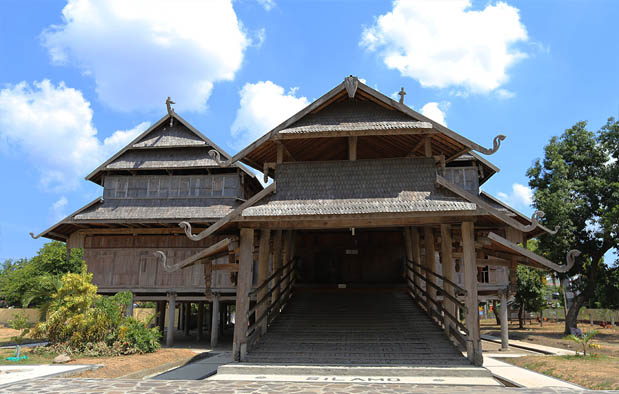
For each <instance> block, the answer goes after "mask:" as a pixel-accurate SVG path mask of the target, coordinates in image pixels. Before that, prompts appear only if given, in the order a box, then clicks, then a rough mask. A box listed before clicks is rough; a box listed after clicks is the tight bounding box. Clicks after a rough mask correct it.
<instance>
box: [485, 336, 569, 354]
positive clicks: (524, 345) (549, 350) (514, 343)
mask: <svg viewBox="0 0 619 394" xmlns="http://www.w3.org/2000/svg"><path fill="white" fill-rule="evenodd" d="M481 339H483V340H486V341H491V342H495V343H501V338H498V337H495V336H492V335H485V334H482V335H481ZM509 346H510V347H515V348H520V349H527V350H532V351H534V352H538V353H544V354H551V355H553V356H573V355H575V354H576V352H575V351H573V350H567V349H560V348H556V347H550V346H544V345H538V344H535V343H531V342H524V341H518V340H515V339H510V340H509Z"/></svg>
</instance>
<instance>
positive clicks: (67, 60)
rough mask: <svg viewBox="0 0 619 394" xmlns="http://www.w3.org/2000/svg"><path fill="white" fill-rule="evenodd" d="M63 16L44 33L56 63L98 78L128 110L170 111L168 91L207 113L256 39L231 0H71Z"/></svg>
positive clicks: (182, 104)
mask: <svg viewBox="0 0 619 394" xmlns="http://www.w3.org/2000/svg"><path fill="white" fill-rule="evenodd" d="M62 17H63V24H62V25H58V26H51V27H50V28H49V29H47V30H46V31H44V32H43V34H42V39H43V44H44V46H45V47H47V49H48V50H49V53H50V56H51V59H52V62H53V63H55V64H72V65H75V66H77V67H79V68H80V69H81V70H82V71H83V72H84V74H86V75H91V76H92V77H93V79H94V80H95V83H96V90H97V94H98V96H99V99H101V100H102V101H103V102H104V103H106V104H107V105H108V106H110V107H111V108H113V109H116V110H120V111H132V110H151V109H161V110H162V109H163V108H164V102H165V99H166V97H168V96H171V97H172V98H173V99H174V101H176V102H177V103H178V104H177V106H176V107H177V109H178V110H191V111H200V110H203V109H204V108H205V107H206V101H207V99H208V97H209V96H210V94H211V90H212V88H213V84H214V83H215V82H218V81H226V80H232V79H233V78H234V75H235V73H236V72H237V71H238V70H239V68H240V67H241V64H242V61H243V54H244V51H245V49H246V47H247V46H248V45H249V44H250V40H249V39H248V38H247V35H246V33H245V32H244V31H243V28H242V24H241V22H240V21H239V20H238V18H237V16H236V13H235V12H234V9H233V7H232V2H231V1H230V0H212V1H192V0H176V1H173V2H169V1H164V0H132V1H125V0H69V2H68V4H67V5H66V6H65V8H64V9H63V10H62ZM260 36H261V34H260V33H258V41H259V40H260ZM263 36H264V34H262V37H263Z"/></svg>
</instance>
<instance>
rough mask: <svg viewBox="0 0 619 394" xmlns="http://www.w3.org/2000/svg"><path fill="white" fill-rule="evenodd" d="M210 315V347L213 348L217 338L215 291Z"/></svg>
mask: <svg viewBox="0 0 619 394" xmlns="http://www.w3.org/2000/svg"><path fill="white" fill-rule="evenodd" d="M211 316H212V320H211V349H215V347H217V342H218V340H219V294H217V293H215V294H213V307H212V308H211Z"/></svg>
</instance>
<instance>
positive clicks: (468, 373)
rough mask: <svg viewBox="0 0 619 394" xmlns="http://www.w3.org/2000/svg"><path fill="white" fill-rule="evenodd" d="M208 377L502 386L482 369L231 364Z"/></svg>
mask: <svg viewBox="0 0 619 394" xmlns="http://www.w3.org/2000/svg"><path fill="white" fill-rule="evenodd" d="M210 379H211V380H230V381H231V380H236V381H271V382H340V383H342V382H343V383H407V384H431V385H437V384H439V385H470V386H502V385H501V384H500V383H499V382H498V381H497V380H496V379H494V378H493V376H492V374H491V373H490V372H489V371H488V370H487V369H485V368H477V367H406V366H388V367H385V366H356V365H355V366H342V365H338V366H332V365H276V364H274V365H265V364H245V363H243V364H240V363H231V364H227V365H222V366H221V367H219V369H218V371H217V374H216V375H214V376H212V377H211V378H210Z"/></svg>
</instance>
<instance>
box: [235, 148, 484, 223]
mask: <svg viewBox="0 0 619 394" xmlns="http://www.w3.org/2000/svg"><path fill="white" fill-rule="evenodd" d="M275 182H276V183H277V193H276V194H274V195H272V196H270V197H267V198H266V199H264V200H262V201H260V202H259V203H258V204H256V205H254V206H252V207H250V208H247V209H245V210H244V211H243V214H242V216H244V217H248V216H308V215H348V214H365V213H411V212H445V211H475V210H476V208H477V207H476V205H475V204H474V203H471V202H468V201H466V200H464V199H463V198H460V197H458V196H456V195H454V194H452V193H450V192H448V191H445V190H438V189H437V188H436V186H435V182H436V167H435V164H434V160H433V159H426V158H398V159H381V160H358V161H325V162H291V163H283V164H280V165H278V167H277V171H276V175H275Z"/></svg>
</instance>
